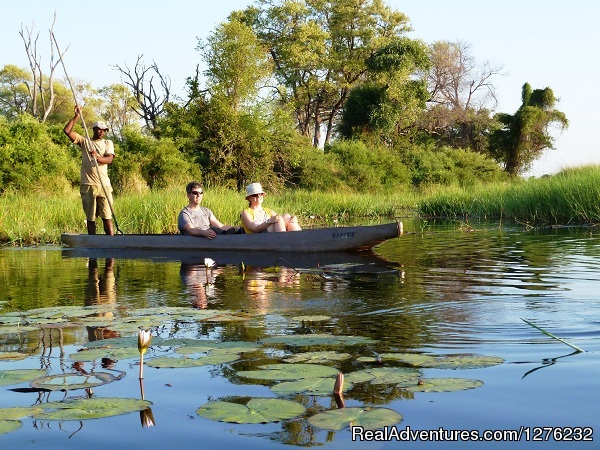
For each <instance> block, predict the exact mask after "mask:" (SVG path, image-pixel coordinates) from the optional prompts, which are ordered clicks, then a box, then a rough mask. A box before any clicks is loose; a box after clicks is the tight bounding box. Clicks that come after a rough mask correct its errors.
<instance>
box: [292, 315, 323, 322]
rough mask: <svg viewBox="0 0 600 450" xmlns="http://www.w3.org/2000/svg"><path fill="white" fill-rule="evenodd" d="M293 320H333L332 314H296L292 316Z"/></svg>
mask: <svg viewBox="0 0 600 450" xmlns="http://www.w3.org/2000/svg"><path fill="white" fill-rule="evenodd" d="M292 320H295V321H297V322H324V321H326V320H331V316H296V317H292Z"/></svg>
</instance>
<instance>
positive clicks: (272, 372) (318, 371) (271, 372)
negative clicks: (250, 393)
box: [237, 364, 339, 380]
mask: <svg viewBox="0 0 600 450" xmlns="http://www.w3.org/2000/svg"><path fill="white" fill-rule="evenodd" d="M260 368H261V369H263V370H242V371H240V372H238V373H237V374H238V375H239V376H240V377H244V378H254V379H255V380H300V379H302V378H326V377H335V376H336V375H337V374H338V373H339V370H337V369H334V368H333V367H328V366H321V365H318V364H269V365H266V366H260Z"/></svg>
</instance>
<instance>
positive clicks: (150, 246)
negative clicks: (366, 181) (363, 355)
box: [61, 222, 402, 252]
mask: <svg viewBox="0 0 600 450" xmlns="http://www.w3.org/2000/svg"><path fill="white" fill-rule="evenodd" d="M401 232H402V223H401V222H393V223H387V224H382V225H371V226H355V227H336V228H315V229H307V230H302V231H295V232H289V233H258V234H233V235H218V236H217V237H216V238H215V239H206V238H203V237H197V236H183V235H179V234H118V235H115V236H107V235H105V234H95V235H89V234H72V233H63V234H62V235H61V240H62V242H63V244H65V245H66V246H68V247H72V248H86V249H129V250H215V251H222V250H224V251H267V252H268V251H271V252H348V251H363V250H370V249H372V248H373V247H375V246H376V245H379V244H381V243H382V242H384V241H386V240H388V239H392V238H395V237H397V236H399V235H400V234H401Z"/></svg>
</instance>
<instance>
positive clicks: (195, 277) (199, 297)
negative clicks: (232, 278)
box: [179, 261, 223, 309]
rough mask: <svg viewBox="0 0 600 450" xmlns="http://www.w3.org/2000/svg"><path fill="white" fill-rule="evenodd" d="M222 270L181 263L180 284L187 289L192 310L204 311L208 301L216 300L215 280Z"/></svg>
mask: <svg viewBox="0 0 600 450" xmlns="http://www.w3.org/2000/svg"><path fill="white" fill-rule="evenodd" d="M222 270H223V269H220V268H218V267H217V268H215V267H206V265H204V264H200V263H194V262H185V261H184V262H182V263H181V267H180V270H179V275H180V277H181V282H182V284H183V286H185V287H186V288H187V293H188V295H189V299H190V301H191V304H192V306H193V307H194V308H198V309H206V308H208V307H209V301H210V300H214V299H215V298H216V293H215V280H216V278H217V276H218V275H219V274H220V273H221V272H222Z"/></svg>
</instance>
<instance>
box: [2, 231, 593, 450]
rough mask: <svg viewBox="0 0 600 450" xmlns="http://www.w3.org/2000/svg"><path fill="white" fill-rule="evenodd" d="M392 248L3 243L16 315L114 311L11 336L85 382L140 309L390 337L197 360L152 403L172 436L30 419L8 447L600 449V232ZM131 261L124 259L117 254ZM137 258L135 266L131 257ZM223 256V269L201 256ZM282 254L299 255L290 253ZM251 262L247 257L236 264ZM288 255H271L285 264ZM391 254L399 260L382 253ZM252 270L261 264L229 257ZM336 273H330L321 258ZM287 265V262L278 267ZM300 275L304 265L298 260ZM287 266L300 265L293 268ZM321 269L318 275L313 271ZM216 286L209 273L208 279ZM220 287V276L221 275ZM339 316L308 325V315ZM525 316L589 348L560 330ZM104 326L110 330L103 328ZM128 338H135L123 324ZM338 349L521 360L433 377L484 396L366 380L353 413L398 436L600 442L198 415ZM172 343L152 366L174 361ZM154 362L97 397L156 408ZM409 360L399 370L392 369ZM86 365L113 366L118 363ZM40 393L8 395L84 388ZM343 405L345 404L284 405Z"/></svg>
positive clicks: (7, 310)
mask: <svg viewBox="0 0 600 450" xmlns="http://www.w3.org/2000/svg"><path fill="white" fill-rule="evenodd" d="M406 228H407V229H408V231H413V232H412V233H408V234H406V235H404V236H403V237H401V238H400V239H397V240H393V241H390V242H387V243H386V244H384V245H383V246H381V247H380V248H379V249H378V250H377V253H378V255H379V256H380V258H375V257H367V256H365V257H361V258H354V259H352V258H345V259H344V260H341V261H340V260H336V258H332V256H331V255H323V256H321V257H318V258H316V260H312V261H304V260H302V261H301V260H298V259H295V258H294V257H293V255H275V256H272V255H271V256H269V257H268V258H267V259H268V261H267V262H266V263H264V264H263V265H267V266H271V268H270V269H269V268H264V267H262V266H260V267H259V266H258V264H259V262H257V261H254V259H255V257H254V256H253V255H245V256H243V257H237V256H236V257H231V258H230V260H227V258H225V257H221V259H219V258H218V257H215V256H214V255H196V256H194V257H193V258H190V257H188V256H182V255H178V256H177V255H175V256H174V255H162V256H161V255H126V254H116V255H98V254H95V255H91V256H95V257H96V258H95V259H94V258H92V259H90V258H89V256H90V255H85V254H83V255H82V254H79V255H78V254H76V253H74V252H71V251H68V250H65V251H63V250H61V249H60V248H45V249H19V250H17V249H2V250H0V322H2V317H7V316H10V314H11V313H13V312H14V311H17V310H21V311H27V310H32V309H36V308H42V307H52V306H61V307H65V306H84V305H105V306H106V310H103V311H104V312H98V313H97V314H96V316H98V317H97V322H94V323H93V324H86V323H83V324H79V325H76V326H68V327H62V328H58V327H44V331H43V333H41V332H40V331H29V332H25V331H23V332H21V333H14V332H9V333H7V332H6V328H3V327H5V326H6V325H4V326H3V325H0V350H1V351H4V352H7V351H13V352H14V351H20V352H25V353H27V354H28V355H29V357H28V358H27V359H25V360H22V361H3V360H0V370H9V369H20V368H37V369H39V368H42V369H45V370H46V371H47V373H48V374H58V373H71V372H73V371H74V369H73V363H74V362H75V361H77V355H75V352H77V350H79V349H81V348H82V347H83V346H85V345H86V344H87V343H88V342H90V341H97V340H101V339H106V338H111V337H115V336H117V335H118V334H119V332H117V331H115V330H113V329H111V326H110V325H109V324H110V321H111V320H113V319H114V318H115V317H118V316H126V315H127V314H129V313H130V312H131V311H134V310H138V311H139V310H140V309H145V310H147V311H149V312H160V311H164V310H163V309H161V308H162V307H184V308H187V309H189V310H202V309H208V310H214V309H218V310H228V311H233V312H239V311H245V312H247V314H248V317H247V320H244V321H240V320H234V321H225V320H221V319H217V320H214V321H210V322H204V321H195V320H191V321H190V320H180V319H173V320H170V321H169V320H166V319H165V323H163V324H161V326H160V327H155V328H153V334H154V335H155V336H157V335H160V336H161V337H163V338H165V339H166V338H169V337H174V338H189V339H220V340H229V341H231V340H233V341H246V342H260V341H261V340H262V339H264V338H266V337H269V336H279V335H284V334H308V333H319V334H324V333H331V334H337V335H349V336H362V337H368V338H371V339H374V340H378V342H377V343H372V344H366V345H357V346H346V347H335V348H324V347H319V348H311V349H307V348H306V347H283V346H268V345H267V346H264V348H263V349H261V350H259V351H255V352H251V353H248V354H245V355H244V357H243V358H242V359H241V360H239V361H236V362H233V363H227V364H217V365H210V366H205V367H197V368H181V369H164V368H163V369H156V368H152V367H149V366H146V368H145V378H144V386H143V387H144V393H145V398H146V399H148V400H151V401H152V402H153V405H152V413H153V416H154V419H155V422H156V426H153V427H150V428H143V427H142V426H141V424H140V415H139V413H137V412H135V413H131V414H127V415H121V416H116V417H111V418H105V419H95V420H87V421H63V422H58V421H43V420H33V419H22V423H23V425H22V427H21V428H20V429H19V430H17V431H14V432H11V433H8V434H3V435H0V448H2V449H4V448H6V449H9V448H43V449H71V448H73V449H74V448H87V449H97V448H107V447H114V446H116V447H114V448H135V449H137V448H147V449H158V448H170V447H172V448H181V449H184V448H244V449H246V448H249V449H254V448H257V449H258V448H260V449H265V448H289V446H323V447H326V448H328V449H341V448H346V447H347V446H352V447H355V448H390V449H391V448H408V447H409V446H410V447H411V448H423V449H427V448H457V449H463V448H494V449H496V448H510V449H514V448H525V447H526V446H527V448H530V447H533V448H544V449H550V448H567V446H569V448H571V447H576V448H597V445H598V440H599V439H600V426H599V425H600V414H599V413H600V406H599V405H600V389H599V387H598V384H599V381H598V380H600V356H599V351H600V301H599V299H600V281H599V276H598V274H599V272H600V258H599V256H600V232H598V230H594V229H556V230H544V231H523V230H521V229H516V228H515V229H510V228H508V229H507V228H503V229H499V228H498V227H496V226H484V225H481V226H476V227H475V228H476V231H474V232H463V231H460V230H458V229H457V226H456V225H439V226H437V225H428V226H427V227H425V228H424V229H421V228H418V227H416V232H414V231H415V227H412V229H411V227H410V226H408V227H406ZM107 256H114V258H107ZM131 256H135V258H134V257H131ZM204 257H214V259H215V260H216V261H217V264H218V268H217V269H215V270H213V271H212V272H211V273H207V272H206V270H205V269H204V267H203V265H202V264H201V262H202V261H203V258H204ZM277 257H282V258H285V261H281V260H280V261H277ZM236 258H239V259H240V260H239V261H236ZM269 258H270V259H269ZM382 259H384V260H382ZM235 262H238V263H239V262H244V263H245V266H246V268H245V270H244V273H242V271H241V268H240V267H238V266H236V265H233V264H231V265H224V264H225V263H235ZM317 263H318V267H317V265H316V264H317ZM275 265H277V270H273V266H275ZM290 266H293V267H294V268H295V269H297V271H296V270H294V269H292V268H290ZM286 267H287V268H286ZM310 267H312V269H311V268H310ZM207 276H208V280H207ZM207 281H209V282H210V283H207ZM307 315H326V316H329V317H330V318H329V319H327V320H323V321H314V322H299V321H297V320H294V319H293V318H294V317H296V316H307ZM521 318H523V319H526V320H528V321H531V322H533V323H535V324H536V325H538V326H540V327H542V328H544V329H545V330H547V331H548V332H550V333H552V334H554V335H556V336H559V337H561V338H563V339H565V340H566V341H568V342H570V343H571V344H574V345H576V346H578V347H581V348H582V349H583V350H585V352H584V353H574V352H573V349H572V348H570V347H568V346H567V345H565V344H563V343H561V342H559V341H557V340H555V339H552V338H551V337H549V336H547V335H544V334H542V333H541V332H540V331H538V330H536V329H534V328H532V327H531V326H529V325H527V324H525V323H524V322H523V321H522V320H521ZM102 321H106V323H107V324H108V325H106V324H104V325H103V323H102ZM121 334H125V333H124V332H121ZM322 349H326V350H337V351H339V352H347V353H350V354H351V355H352V357H351V359H350V360H348V361H345V362H342V363H330V365H333V366H335V367H337V368H338V369H340V370H342V371H343V372H344V373H346V374H347V373H350V372H352V371H355V370H359V369H362V368H365V367H372V366H370V365H369V364H368V363H361V362H359V361H358V358H359V357H361V356H373V354H374V353H373V352H377V353H390V352H414V353H425V354H433V355H455V354H477V355H486V356H497V357H500V358H503V359H504V361H505V362H504V363H503V364H500V365H495V366H491V367H485V368H475V369H458V370H449V369H422V370H423V377H426V378H433V377H459V378H468V379H474V380H480V381H481V382H483V386H481V387H479V388H476V389H469V390H460V391H455V392H435V393H421V392H416V393H408V392H405V391H403V390H401V389H399V388H396V387H394V385H386V384H383V385H364V384H357V385H355V387H354V388H353V389H352V390H350V391H348V392H346V394H345V403H346V406H376V407H385V408H390V409H392V410H395V411H397V412H399V413H401V414H402V415H403V417H404V419H403V421H402V422H401V423H399V424H398V425H397V428H398V430H405V429H406V428H407V427H409V428H410V429H411V430H430V429H434V430H437V429H439V428H440V427H443V428H444V429H445V430H479V431H480V432H483V431H484V430H518V429H520V427H530V433H531V435H533V433H534V430H533V428H534V427H561V428H564V427H591V428H592V429H593V434H592V437H593V439H594V441H593V442H556V441H555V440H553V439H551V440H549V441H546V442H525V438H523V440H522V441H521V442H518V443H517V442H511V443H508V442H477V443H472V442H471V443H466V442H437V443H431V442H412V443H409V442H396V441H393V442H371V443H367V442H352V435H351V433H350V431H349V429H345V430H342V431H336V432H334V431H325V430H321V429H318V428H314V427H312V426H310V425H309V424H308V423H307V421H306V420H304V419H305V418H304V419H303V418H300V419H296V420H291V421H285V422H280V423H270V424H265V425H239V424H231V423H222V422H214V421H211V420H208V419H204V418H202V417H200V416H199V415H197V414H196V410H197V409H198V408H199V407H200V406H201V405H204V404H205V403H207V402H209V401H215V400H227V399H232V398H234V397H238V396H239V397H276V394H274V393H273V392H272V391H271V390H270V389H269V387H270V386H271V385H272V384H273V383H271V384H269V383H268V382H256V381H255V380H249V379H244V378H241V377H239V376H237V375H236V371H237V370H247V369H254V368H256V367H257V366H259V365H262V364H268V363H277V362H281V359H282V357H284V356H288V355H289V354H291V353H297V352H304V351H309V350H322ZM172 353H173V352H172V348H171V347H168V346H161V345H155V346H153V347H152V349H151V350H150V351H149V353H148V354H147V356H146V361H150V359H151V358H155V357H158V356H163V355H165V354H172ZM137 362H138V358H137V357H135V358H125V359H121V360H118V361H116V362H115V364H114V366H112V369H114V370H117V371H124V372H126V375H125V377H123V378H122V379H120V380H118V381H114V382H112V383H109V384H106V385H104V386H99V387H97V388H95V389H94V391H93V395H94V396H95V397H122V398H140V396H141V392H140V385H139V380H138V366H137V365H136V364H137ZM392 365H393V364H392ZM83 367H84V369H87V370H88V371H89V370H92V369H97V370H102V368H101V363H100V361H94V362H85V363H84V365H83ZM28 386H29V384H28V383H21V384H19V385H11V386H0V392H1V394H0V408H5V407H12V406H31V405H33V404H36V403H44V402H47V401H55V400H61V399H63V398H64V397H65V396H66V397H77V396H84V392H83V391H82V390H73V391H69V392H68V393H67V394H65V393H63V392H51V393H37V392H16V391H14V390H11V389H14V388H26V387H28ZM281 398H289V399H292V400H295V401H299V402H301V403H303V404H305V405H306V406H309V407H310V409H309V411H310V412H309V413H308V415H310V414H314V412H315V411H317V410H326V409H332V408H334V407H335V404H334V403H333V402H332V399H331V397H326V396H323V397H317V396H308V395H291V396H287V397H286V396H281Z"/></svg>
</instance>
